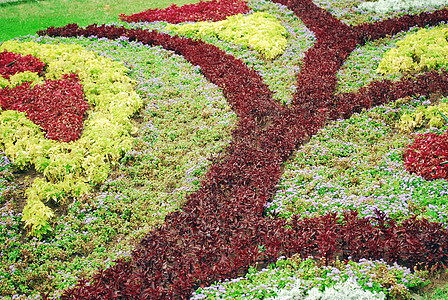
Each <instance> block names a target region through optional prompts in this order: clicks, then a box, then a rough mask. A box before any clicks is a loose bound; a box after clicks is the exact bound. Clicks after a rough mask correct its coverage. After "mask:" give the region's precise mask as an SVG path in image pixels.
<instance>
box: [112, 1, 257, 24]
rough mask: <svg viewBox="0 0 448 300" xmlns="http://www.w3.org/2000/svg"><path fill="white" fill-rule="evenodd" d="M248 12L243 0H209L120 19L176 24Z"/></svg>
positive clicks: (219, 19)
mask: <svg viewBox="0 0 448 300" xmlns="http://www.w3.org/2000/svg"><path fill="white" fill-rule="evenodd" d="M248 12H249V7H248V6H247V3H246V1H244V0H211V1H200V2H199V3H195V4H188V5H183V6H181V7H178V6H177V5H175V4H172V5H171V6H170V7H168V8H165V9H148V10H146V11H143V12H140V13H136V14H133V15H130V16H127V15H125V14H121V15H120V19H121V20H122V21H125V22H157V21H165V22H168V23H174V24H176V23H182V22H200V21H221V20H224V19H225V18H226V17H228V16H232V15H237V14H245V13H248Z"/></svg>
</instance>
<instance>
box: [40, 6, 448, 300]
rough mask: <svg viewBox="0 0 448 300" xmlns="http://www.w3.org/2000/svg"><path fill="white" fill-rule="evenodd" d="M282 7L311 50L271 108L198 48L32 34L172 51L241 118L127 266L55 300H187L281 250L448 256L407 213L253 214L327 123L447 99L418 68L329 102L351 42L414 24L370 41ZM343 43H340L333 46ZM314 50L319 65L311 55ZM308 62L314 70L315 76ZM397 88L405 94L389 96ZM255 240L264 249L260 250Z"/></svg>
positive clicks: (259, 86) (404, 259)
mask: <svg viewBox="0 0 448 300" xmlns="http://www.w3.org/2000/svg"><path fill="white" fill-rule="evenodd" d="M283 2H285V1H283ZM287 5H288V7H290V8H291V9H293V10H294V11H295V13H296V14H297V15H298V16H299V17H301V14H304V12H305V11H308V12H310V13H309V15H306V16H303V19H304V22H305V23H306V24H307V26H309V27H310V28H312V30H313V31H315V32H317V33H318V34H317V35H316V36H317V38H318V40H317V42H316V46H315V47H313V48H312V49H310V50H309V51H308V53H307V55H306V57H305V60H304V62H305V63H304V68H303V69H302V71H301V72H300V73H299V75H298V78H300V80H298V86H299V88H298V93H297V94H296V95H295V96H294V106H292V107H291V108H287V107H283V106H281V105H279V104H276V103H275V102H274V101H273V100H272V92H271V91H269V89H268V88H267V86H266V85H265V84H264V83H263V82H262V79H261V78H260V77H259V76H258V75H257V74H256V73H255V72H254V71H253V70H251V69H249V68H248V67H247V66H245V65H244V63H242V62H241V61H239V60H236V59H234V58H233V57H232V56H230V55H228V54H225V53H224V52H222V51H221V50H219V49H218V48H216V47H214V46H211V45H207V44H205V43H203V42H200V41H193V40H190V39H186V38H179V37H170V36H169V35H164V34H160V33H156V32H149V31H145V30H128V29H125V28H118V27H114V26H97V25H91V26H88V27H87V28H86V29H81V28H79V27H78V26H77V25H74V24H71V25H67V26H66V27H62V28H49V29H48V30H46V31H43V32H40V33H39V34H42V35H43V34H48V35H51V36H81V35H82V36H92V35H95V36H98V37H107V38H111V39H114V38H118V37H120V36H126V37H128V38H129V39H130V40H135V41H140V42H142V43H144V44H147V45H160V46H162V47H164V48H165V49H167V50H173V51H175V52H176V53H177V54H181V55H183V56H184V57H185V58H186V59H187V60H188V61H190V62H191V63H192V64H194V65H199V66H200V67H201V70H202V72H203V74H204V76H205V77H206V78H207V79H208V80H209V81H211V82H213V83H215V84H216V85H218V86H220V87H223V89H224V95H225V97H226V98H227V99H228V101H229V103H230V104H231V106H232V107H233V109H234V110H235V111H236V112H237V114H238V116H239V117H240V121H239V123H238V127H237V129H236V130H235V131H234V132H233V141H232V142H231V144H230V146H229V147H228V149H227V150H226V151H227V154H226V155H225V156H224V157H222V158H216V159H214V161H213V162H214V163H213V165H212V166H211V167H210V170H209V172H208V173H207V174H206V179H205V180H204V181H203V182H202V183H201V188H200V189H199V190H198V191H197V192H195V193H192V194H190V195H188V196H187V201H186V203H185V205H184V206H183V207H182V211H180V212H174V213H171V214H169V215H168V216H167V217H166V220H165V223H164V224H163V225H162V226H161V227H160V228H158V229H156V230H154V231H152V232H150V233H149V234H148V235H147V236H146V237H145V238H144V239H143V240H142V241H141V242H140V243H139V245H138V247H137V249H136V250H135V251H134V252H133V254H132V259H131V261H130V262H125V261H123V260H119V261H118V262H117V265H115V266H114V267H111V268H109V269H107V270H101V271H100V272H99V273H98V274H96V275H95V276H94V278H93V280H92V281H91V282H90V283H89V284H88V283H87V282H86V281H85V280H80V282H79V283H78V285H77V286H76V287H74V288H72V289H68V290H66V291H65V293H64V295H63V296H62V299H113V298H114V297H116V298H121V299H187V298H188V296H189V295H191V292H192V291H193V290H194V289H195V288H197V287H198V286H199V285H201V284H204V285H209V284H211V283H212V282H214V281H216V280H219V279H225V278H230V277H234V276H238V275H242V274H244V272H246V271H247V269H248V267H249V265H253V264H255V263H260V264H266V263H269V262H270V261H273V260H275V259H276V258H277V257H279V256H280V255H286V256H291V255H293V254H300V255H301V256H302V257H305V256H307V255H313V256H315V257H322V258H325V259H327V260H331V259H334V258H335V257H337V256H338V257H340V258H346V257H347V256H349V255H351V256H352V257H353V258H355V259H359V258H363V257H371V258H384V259H386V260H389V259H390V260H394V261H397V262H399V263H402V264H404V265H409V266H415V265H417V264H418V263H422V264H427V265H435V266H439V265H440V264H442V263H446V262H447V261H448V250H446V249H448V235H447V234H448V230H446V229H445V228H444V227H443V225H442V224H440V223H435V222H429V221H427V220H417V219H416V218H410V219H408V220H406V221H404V222H403V223H402V224H396V223H395V222H394V220H390V219H388V218H387V217H386V216H385V215H384V214H383V213H381V212H377V215H378V216H377V217H376V218H375V221H376V223H377V224H378V225H376V226H373V225H372V223H371V221H370V220H369V219H366V218H361V217H359V216H358V214H357V212H356V211H350V212H347V213H345V215H344V216H342V217H338V216H336V215H335V214H331V213H329V214H326V215H323V216H320V217H315V218H310V219H303V220H302V219H300V217H299V216H294V217H293V218H292V219H291V220H289V221H286V220H282V219H278V218H273V219H271V218H266V217H265V216H264V215H263V207H264V204H265V203H266V202H267V201H268V200H269V199H270V198H271V197H272V196H273V193H274V187H275V185H276V184H277V183H278V182H279V180H280V176H281V167H282V165H283V163H284V161H285V160H286V159H287V158H288V157H289V156H290V155H291V154H292V152H293V151H294V150H295V149H296V147H297V146H298V145H300V144H301V143H302V142H303V141H304V140H306V139H307V138H308V137H309V136H311V135H312V134H314V133H316V131H317V130H318V129H319V128H321V127H322V126H323V125H324V124H325V122H326V119H327V118H337V117H340V116H343V117H349V116H350V115H351V114H352V113H353V112H355V111H359V110H360V109H362V108H368V107H371V106H374V105H378V104H381V103H385V102H387V101H391V100H393V99H394V97H399V96H400V95H404V96H406V95H409V94H410V93H411V92H422V93H428V90H429V91H440V92H442V93H444V94H446V92H447V91H446V88H445V87H444V86H446V85H447V84H446V83H447V77H446V74H438V73H428V74H423V75H420V77H417V78H416V79H415V80H414V79H403V80H401V81H399V82H398V83H391V82H388V81H380V82H375V83H372V84H370V85H369V86H367V87H365V88H363V89H361V90H360V92H359V93H358V94H359V95H361V96H358V94H354V93H347V94H341V95H337V96H334V95H333V91H334V86H335V81H334V79H333V78H335V74H336V72H337V69H338V68H339V67H340V66H341V65H342V63H343V61H344V60H345V59H346V58H347V57H348V55H349V54H350V52H351V51H352V50H353V49H354V47H356V45H357V44H359V43H363V40H365V38H366V37H368V36H371V37H372V38H373V37H377V36H378V37H379V36H381V35H382V34H384V33H386V32H392V31H394V30H398V29H396V28H403V29H401V30H404V29H406V28H409V27H410V26H413V25H412V24H410V23H412V22H411V21H412V20H410V19H402V18H398V19H393V20H396V21H389V23H388V24H390V26H392V27H393V28H394V29H392V31H390V30H389V31H387V30H381V29H378V30H379V31H381V32H380V33H378V34H376V35H375V32H376V31H375V30H377V28H379V26H380V25H378V26H377V27H376V26H370V25H369V26H367V25H366V26H364V27H359V28H362V29H359V30H358V29H356V30H355V29H350V28H349V27H348V26H347V25H344V24H342V23H340V22H336V21H335V19H334V18H330V17H328V13H326V12H325V11H324V10H322V9H320V8H318V7H317V6H316V5H314V4H313V3H312V2H311V1H305V0H301V1H298V0H297V1H289V2H287ZM427 15H428V16H425V17H422V20H425V21H427V22H429V23H431V22H435V21H434V20H433V19H437V20H438V21H437V22H440V21H442V20H446V10H441V11H437V12H434V13H432V14H427ZM403 20H404V21H403ZM406 20H408V21H406ZM395 22H398V23H399V22H408V23H409V24H404V25H403V24H401V23H400V24H398V25H397V24H395ZM332 24H336V25H337V26H340V28H341V31H340V32H341V34H340V35H339V34H338V35H337V36H336V37H335V38H334V39H333V36H332V35H329V34H325V32H326V30H327V29H328V28H331V26H333V25H332ZM341 24H342V25H341ZM419 25H421V24H420V23H419ZM342 29H343V30H342ZM344 30H345V31H347V32H348V31H350V30H352V31H351V32H348V33H344V32H345V31H344ZM367 33H368V34H367ZM343 38H347V39H349V42H347V43H343V44H344V45H339V44H341V43H339V42H340V41H342V40H343ZM324 39H328V40H327V41H326V40H324ZM341 46H343V47H342V48H340V47H341ZM350 49H351V50H350ZM320 51H321V52H322V53H321V54H322V56H321V57H322V58H320V59H321V60H318V59H317V57H318V54H319V52H320ZM313 55H314V56H313ZM317 62H319V64H320V65H321V66H322V68H320V69H316V70H313V69H312V65H313V64H316V63H317ZM432 80H436V81H435V82H432ZM311 83H313V84H314V85H316V84H320V87H321V88H322V90H320V89H319V88H317V87H312V86H311V87H306V86H305V87H304V86H302V85H305V84H311ZM323 83H326V84H323ZM421 83H423V84H426V85H424V87H425V88H426V89H425V90H423V89H421V88H419V87H418V84H421ZM404 87H405V88H409V90H407V91H403V90H399V91H396V90H398V89H400V88H404ZM389 93H392V94H393V95H394V96H388V95H389ZM341 99H342V100H341ZM341 221H342V222H341ZM372 237H374V238H372ZM260 245H263V246H264V247H265V249H266V251H264V252H260V251H259V246H260ZM434 249H438V250H434Z"/></svg>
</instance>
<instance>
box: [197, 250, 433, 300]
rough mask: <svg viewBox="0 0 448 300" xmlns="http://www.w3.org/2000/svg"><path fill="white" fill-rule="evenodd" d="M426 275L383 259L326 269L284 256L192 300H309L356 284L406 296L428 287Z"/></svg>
mask: <svg viewBox="0 0 448 300" xmlns="http://www.w3.org/2000/svg"><path fill="white" fill-rule="evenodd" d="M426 276H427V272H426V271H424V272H421V271H418V272H415V273H413V272H412V271H411V270H410V269H409V268H406V267H402V266H400V265H398V264H397V263H394V264H392V265H390V264H387V263H386V262H385V261H384V260H368V259H360V260H359V262H355V261H353V260H350V259H349V260H347V261H344V262H341V261H339V260H336V261H335V262H334V263H332V264H331V265H327V266H326V265H322V262H321V261H318V260H314V259H313V258H312V257H309V258H307V259H299V258H297V257H293V258H290V259H284V257H281V258H279V259H278V260H277V262H276V263H272V264H271V265H269V266H268V267H266V268H263V269H262V270H261V271H257V269H255V268H253V267H251V268H250V269H249V272H248V273H247V274H246V275H245V276H244V277H238V278H235V279H232V280H228V279H226V280H224V281H220V282H216V283H215V284H213V285H211V286H208V287H203V288H198V289H197V290H196V291H195V292H193V294H192V297H191V298H190V300H199V299H241V298H246V299H272V300H274V299H275V300H278V299H296V298H287V297H286V298H282V296H283V297H285V295H286V294H288V295H289V296H290V297H292V296H295V297H298V296H302V297H303V299H308V298H305V297H306V295H307V294H311V293H316V292H317V291H325V290H327V289H328V288H332V287H335V286H336V285H338V284H343V283H346V282H353V283H356V285H357V286H358V287H359V289H360V290H363V291H370V292H373V293H375V294H378V295H381V294H382V295H391V296H393V297H407V296H409V293H410V288H412V287H414V286H418V285H424V284H427V280H426V279H425V278H426ZM313 290H315V291H313ZM316 290H317V291H316ZM263 297H264V298H263ZM297 299H302V298H297ZM325 299H326V298H325ZM343 299H346V298H343ZM353 299H356V298H353ZM363 299H364V298H363Z"/></svg>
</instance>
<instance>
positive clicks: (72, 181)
mask: <svg viewBox="0 0 448 300" xmlns="http://www.w3.org/2000/svg"><path fill="white" fill-rule="evenodd" d="M3 49H6V50H8V51H11V52H16V53H20V54H23V55H29V54H31V55H34V56H36V57H37V58H39V59H41V60H42V61H44V62H45V63H46V64H47V69H46V74H45V77H46V79H53V80H56V79H60V78H61V77H62V76H63V75H64V74H67V73H70V72H75V73H77V74H78V76H79V78H80V80H81V83H82V85H83V89H84V94H85V98H86V100H87V102H88V103H89V104H90V106H91V109H90V111H89V112H88V117H87V120H86V121H85V123H84V132H83V133H82V136H81V138H80V139H78V140H76V141H73V142H70V143H60V142H57V141H53V140H49V139H46V138H45V137H44V133H43V132H42V131H41V129H40V128H39V126H37V125H35V124H33V123H32V122H31V121H29V120H28V119H27V118H26V115H25V113H21V112H17V111H3V112H2V113H1V116H0V128H1V130H0V131H1V132H2V135H1V136H0V138H1V145H2V147H3V148H4V151H5V153H6V155H7V156H8V157H9V158H11V159H12V160H13V161H14V165H15V166H16V167H18V168H20V169H27V168H29V167H30V166H31V165H33V166H34V167H35V169H36V170H37V171H39V172H41V173H42V174H43V175H44V176H43V177H42V178H36V179H35V181H34V182H33V184H32V186H31V187H30V188H29V189H27V190H26V192H25V193H26V195H27V205H26V206H25V208H24V210H23V218H22V219H23V221H25V224H26V225H27V226H28V227H29V229H30V233H31V234H32V235H35V236H38V237H41V236H42V235H43V234H45V233H46V232H47V231H49V230H50V229H51V228H50V227H49V225H48V220H49V219H50V218H51V217H52V215H53V212H52V211H51V209H50V208H49V207H47V206H45V204H44V203H46V202H48V201H49V200H53V201H54V202H56V203H59V204H63V203H65V202H66V200H67V198H68V197H70V196H74V197H77V196H80V195H82V194H84V193H86V192H88V191H89V190H90V189H91V188H92V187H93V186H95V185H97V184H100V183H102V182H103V181H104V180H105V179H106V178H107V176H108V174H109V171H110V169H111V167H112V166H114V165H115V164H116V163H117V162H118V160H119V159H120V158H121V157H122V155H123V154H124V153H125V152H126V151H129V150H130V149H131V147H132V138H131V136H130V133H131V132H132V131H135V130H136V128H135V127H134V126H133V125H132V123H131V119H130V117H132V115H133V114H134V113H135V112H136V111H137V110H138V109H140V107H141V106H142V100H141V99H140V97H139V96H138V95H137V93H136V92H135V91H134V82H133V81H132V80H131V79H130V78H129V77H128V76H127V75H126V73H127V72H128V69H127V68H126V67H124V66H123V64H121V63H117V62H113V61H112V60H111V59H109V58H105V57H101V56H99V55H97V54H95V53H94V52H91V51H87V50H85V49H83V48H82V47H81V46H74V45H62V44H61V45H49V44H47V45H40V44H37V43H33V42H27V43H19V42H14V41H9V42H6V43H4V44H3V45H2V46H1V48H0V50H3ZM22 76H24V75H22ZM26 76H28V77H30V76H29V75H26ZM31 79H32V76H31ZM21 80H23V79H21ZM11 84H12V83H11Z"/></svg>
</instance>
